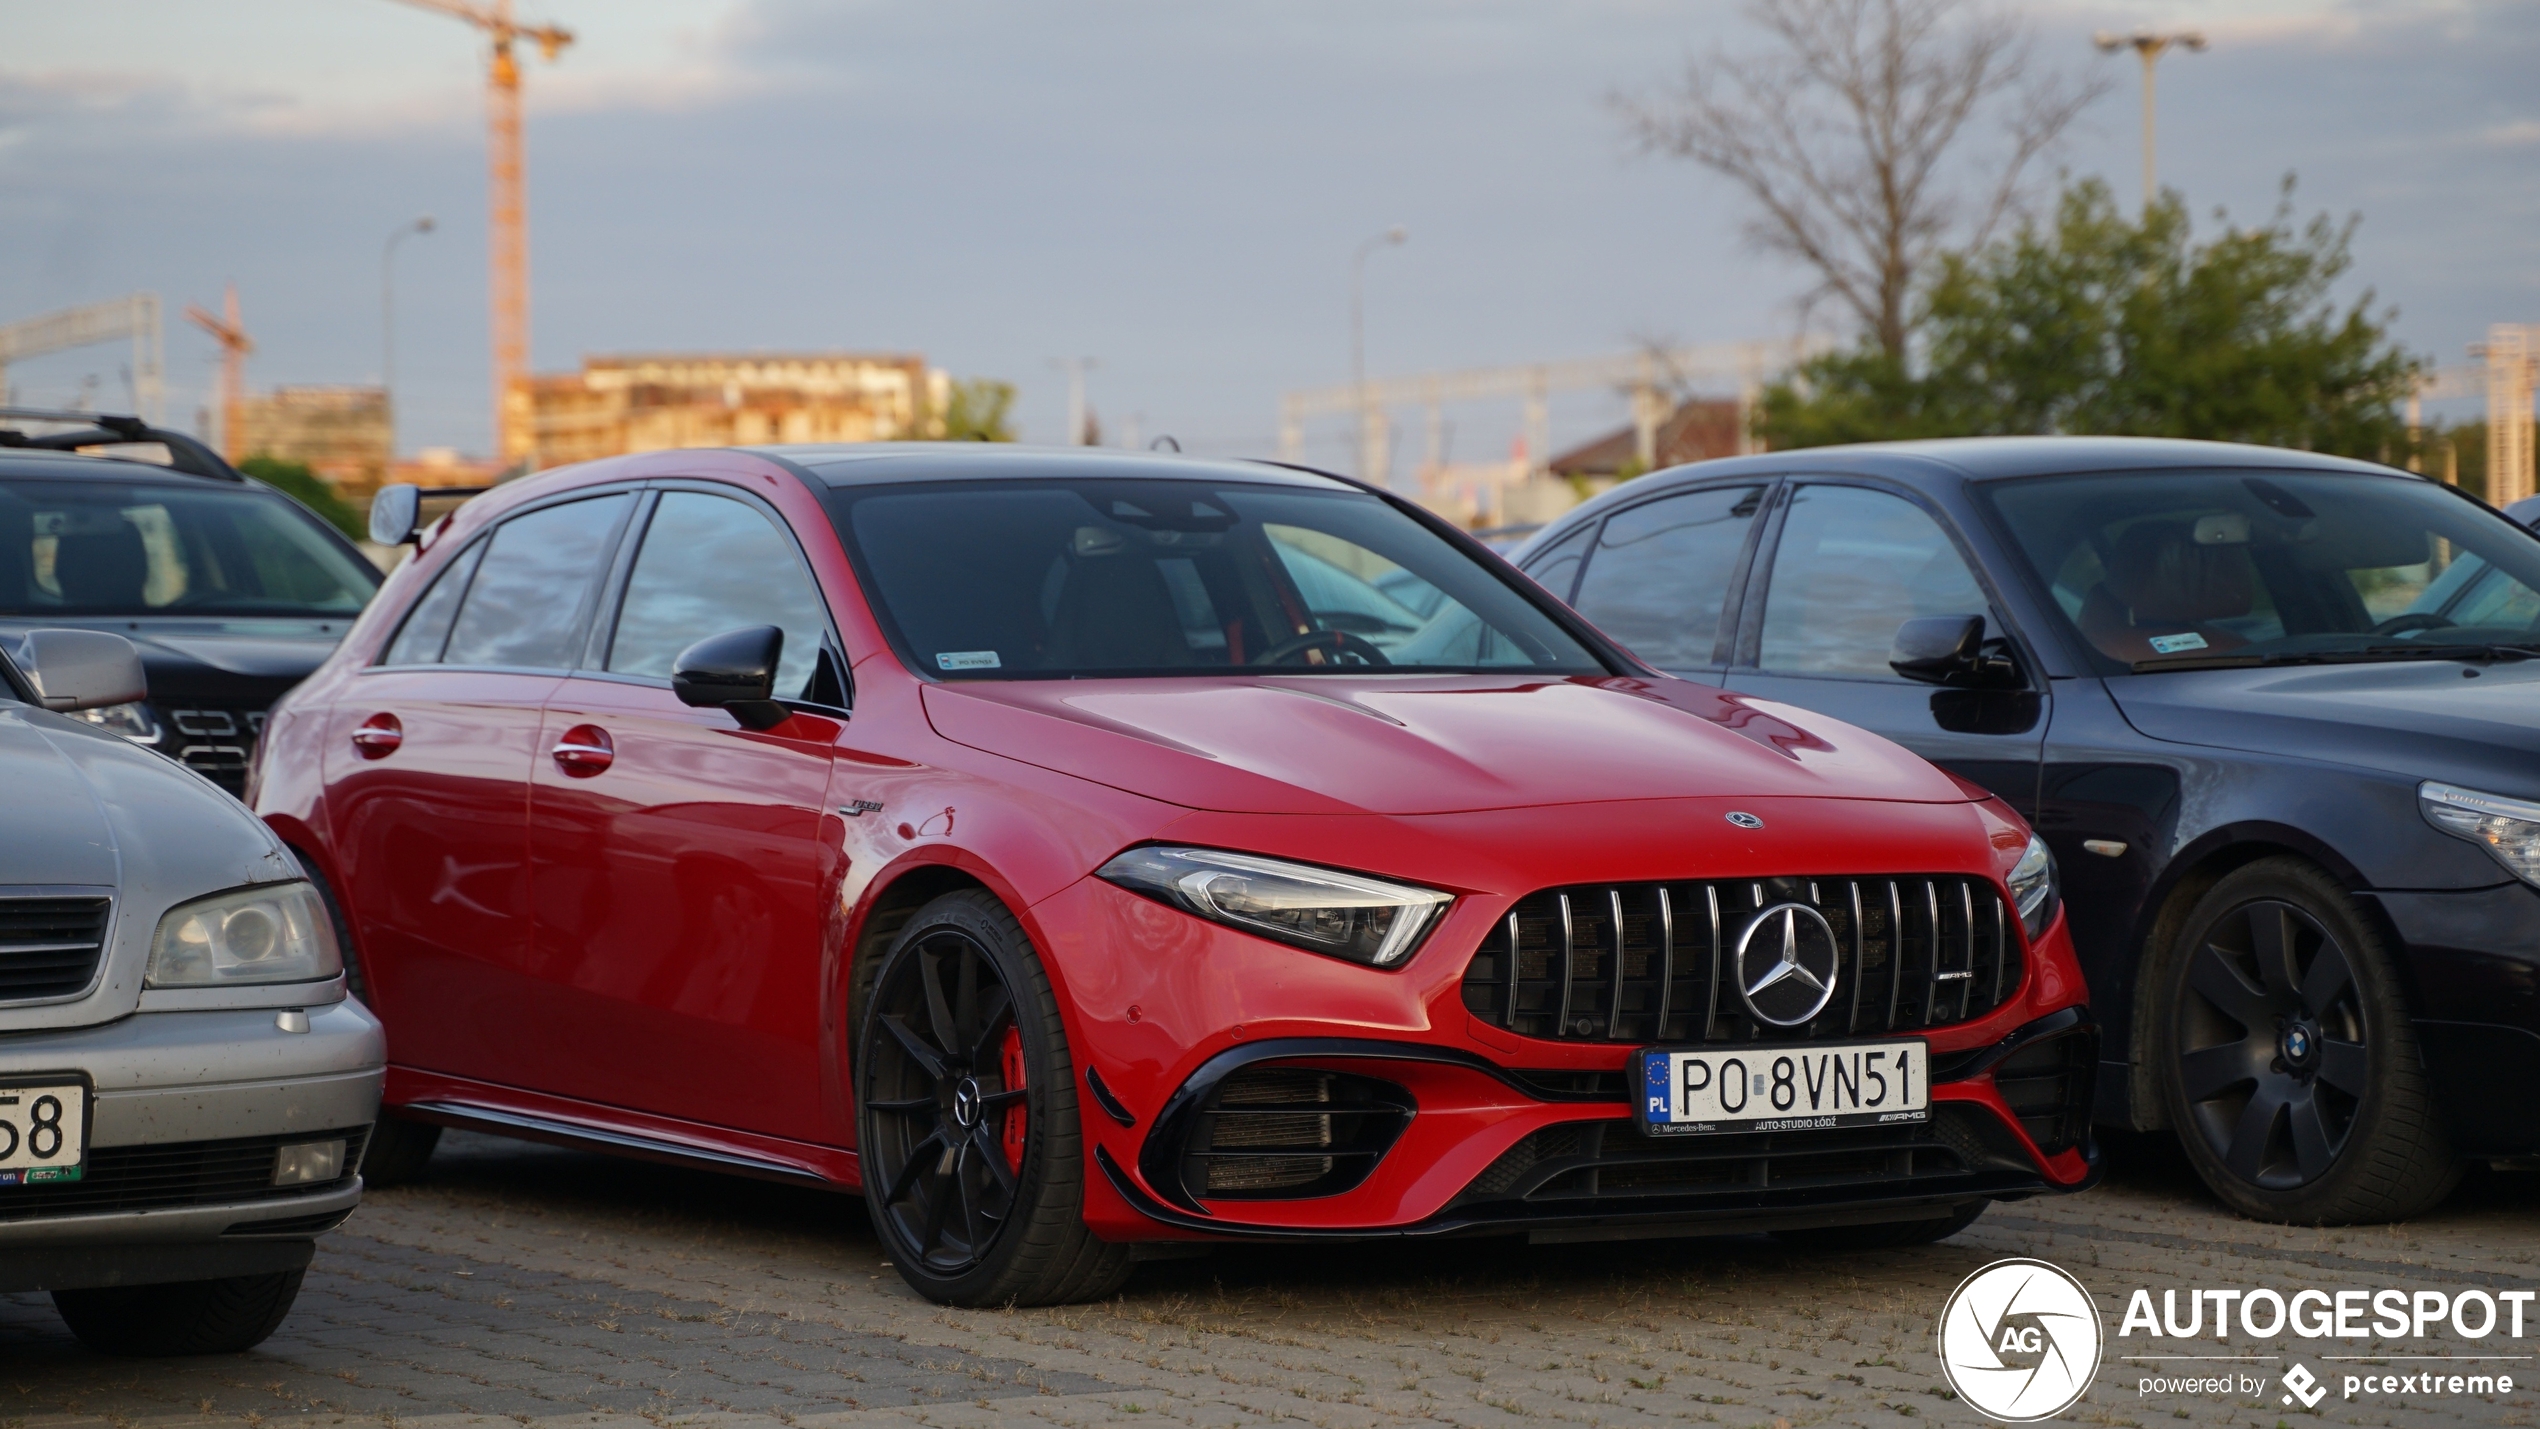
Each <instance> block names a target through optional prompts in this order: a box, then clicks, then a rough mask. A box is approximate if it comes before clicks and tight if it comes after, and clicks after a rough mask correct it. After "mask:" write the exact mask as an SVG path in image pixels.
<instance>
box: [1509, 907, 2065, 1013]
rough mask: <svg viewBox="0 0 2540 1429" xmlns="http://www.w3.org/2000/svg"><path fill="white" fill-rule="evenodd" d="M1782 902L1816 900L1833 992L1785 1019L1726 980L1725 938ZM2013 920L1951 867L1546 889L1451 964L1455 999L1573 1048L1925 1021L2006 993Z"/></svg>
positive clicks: (2011, 975) (2017, 967)
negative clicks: (1459, 991)
mask: <svg viewBox="0 0 2540 1429" xmlns="http://www.w3.org/2000/svg"><path fill="white" fill-rule="evenodd" d="M1784 903H1802V904H1806V905H1807V906H1809V907H1811V908H1814V909H1815V910H1816V911H1817V912H1818V913H1819V914H1821V915H1822V916H1823V917H1824V918H1825V920H1826V923H1827V926H1828V927H1830V928H1831V929H1832V930H1833V932H1834V943H1835V967H1836V979H1835V984H1834V996H1833V998H1832V999H1831V1000H1829V1001H1828V1002H1827V1004H1826V1006H1825V1009H1824V1010H1823V1011H1822V1012H1820V1013H1818V1014H1817V1016H1816V1017H1815V1018H1814V1019H1813V1020H1811V1021H1809V1022H1807V1023H1805V1024H1802V1025H1800V1026H1796V1027H1776V1026H1774V1025H1772V1024H1771V1023H1769V1022H1765V1021H1763V1020H1762V1019H1759V1018H1757V1017H1755V1016H1754V1015H1753V1014H1752V1013H1751V1012H1750V1011H1749V1009H1748V1008H1747V1006H1746V1003H1745V1001H1744V999H1743V998H1742V997H1741V995H1740V992H1739V989H1738V987H1737V985H1736V970H1735V969H1736V954H1737V942H1738V938H1739V936H1740V935H1741V934H1742V933H1744V932H1745V931H1746V928H1747V926H1748V925H1749V924H1750V923H1752V922H1754V921H1755V919H1756V915H1757V914H1759V913H1761V912H1763V911H1765V910H1768V909H1772V908H1777V907H1779V906H1781V905H1782V904H1784ZM2013 921H2014V920H2013V919H2012V916H2011V913H2010V910H2009V909H2008V908H2006V907H2004V905H2003V903H2002V899H2001V895H1999V894H1997V893H1996V892H1994V889H1993V885H1992V884H1991V883H1989V882H1987V881H1985V880H1983V879H1978V878H1967V877H1963V876H1957V875H1932V876H1928V877H1924V876H1911V877H1900V878H1767V879H1739V880H1735V881H1730V880H1720V881H1713V882H1686V883H1618V884H1592V885H1580V886H1575V887H1566V888H1548V889H1545V890H1543V891H1542V892H1539V893H1533V894H1529V895H1528V896H1527V897H1525V898H1524V899H1521V900H1520V901H1519V902H1518V904H1517V906H1516V907H1515V908H1513V909H1511V910H1510V911H1509V914H1508V916H1507V917H1506V918H1504V919H1502V920H1501V921H1500V924H1499V926H1498V927H1496V928H1494V929H1492V930H1491V934H1490V936H1489V937H1487V938H1485V939H1484V940H1483V942H1482V946H1481V950H1480V951H1479V952H1478V953H1476V954H1474V957H1473V961H1472V963H1471V964H1470V965H1469V966H1467V967H1466V968H1465V971H1464V1005H1465V1007H1466V1008H1468V1009H1470V1010H1471V1011H1472V1013H1473V1015H1474V1016H1476V1017H1479V1018H1481V1019H1482V1020H1483V1021H1485V1022H1488V1023H1491V1024H1492V1025H1494V1026H1497V1027H1503V1028H1506V1029H1507V1030H1509V1031H1511V1032H1515V1033H1518V1034H1520V1035H1522V1036H1527V1037H1545V1038H1553V1039H1557V1040H1562V1041H1573V1042H1634V1043H1638V1042H1738V1041H1748V1040H1753V1039H1757V1038H1801V1037H1839V1036H1845V1035H1848V1034H1851V1033H1858V1032H1896V1031H1905V1030H1908V1029H1912V1028H1919V1027H1933V1026H1939V1025H1942V1024H1945V1023H1950V1022H1963V1021H1965V1020H1966V1019H1968V1018H1970V1017H1974V1016H1978V1015H1980V1014H1982V1013H1986V1012H1990V1011H1992V1010H1993V1009H1994V1008H1996V1007H1999V1006H2001V1005H2002V1003H2003V1002H2004V1001H2005V1000H2006V999H2008V998H2009V997H2010V996H2011V995H2012V994H2013V993H2015V992H2017V991H2018V990H2019V986H2020V978H2021V975H2022V973H2023V970H2024V969H2023V962H2022V958H2021V956H2020V946H2019V931H2018V929H2017V928H2016V927H2014V926H2013ZM1768 1010H1769V1009H1768Z"/></svg>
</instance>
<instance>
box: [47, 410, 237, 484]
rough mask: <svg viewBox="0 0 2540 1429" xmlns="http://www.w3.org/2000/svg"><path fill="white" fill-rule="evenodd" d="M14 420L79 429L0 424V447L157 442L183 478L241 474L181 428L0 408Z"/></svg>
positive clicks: (58, 448) (59, 448) (73, 448)
mask: <svg viewBox="0 0 2540 1429" xmlns="http://www.w3.org/2000/svg"><path fill="white" fill-rule="evenodd" d="M10 418H17V419H19V420H22V421H37V422H69V423H73V424H75V425H77V426H81V427H84V428H85V430H75V431H68V432H47V433H45V434H44V435H42V436H34V437H31V436H28V435H27V434H26V433H24V432H21V431H19V430H17V429H16V428H14V427H0V448H7V447H15V448H20V449H24V450H31V451H54V452H77V451H81V450H84V449H86V448H88V447H104V446H119V445H122V444H125V443H129V442H157V443H159V444H160V445H162V446H164V447H166V448H167V449H168V469H169V470H171V471H181V472H184V473H185V474H186V475H188V476H200V477H207V478H209V479H211V480H213V481H236V482H244V481H245V480H246V479H247V477H246V474H245V473H243V472H241V471H240V470H239V469H238V468H236V467H234V466H231V465H230V464H229V463H228V462H227V461H226V460H224V459H223V458H222V457H221V454H220V453H218V452H216V451H213V450H212V449H211V448H210V447H208V446H205V445H204V444H203V443H202V442H201V441H199V440H198V439H196V438H194V437H190V436H187V435H186V434H185V433H183V432H171V431H169V430H167V429H166V428H164V427H154V426H151V425H150V424H149V423H148V422H145V421H143V420H141V419H140V418H139V417H135V416H129V415H118V414H115V413H111V412H64V411H55V410H52V409H50V408H44V407H0V421H5V420H7V419H10Z"/></svg>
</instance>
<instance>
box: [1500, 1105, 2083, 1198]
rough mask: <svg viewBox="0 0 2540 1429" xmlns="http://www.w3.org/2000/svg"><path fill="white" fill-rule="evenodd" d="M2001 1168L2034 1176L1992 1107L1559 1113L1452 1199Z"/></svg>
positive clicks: (1815, 1185)
mask: <svg viewBox="0 0 2540 1429" xmlns="http://www.w3.org/2000/svg"><path fill="white" fill-rule="evenodd" d="M2005 1173H2007V1174H2009V1175H2013V1176H2021V1177H2034V1176H2035V1175H2036V1174H2037V1171H2036V1167H2035V1166H2034V1165H2033V1164H2032V1163H2031V1162H2030V1161H2029V1159H2028V1157H2027V1156H2026V1155H2025V1154H2024V1153H2023V1152H2022V1150H2021V1148H2020V1146H2019V1142H2018V1138H2016V1137H2014V1136H2012V1135H2011V1134H2010V1130H2009V1128H2008V1127H2005V1126H2003V1125H2002V1123H2001V1121H2000V1119H1999V1118H1997V1117H1994V1116H1993V1115H1991V1114H1990V1113H1987V1112H1984V1111H1981V1110H1973V1109H1968V1108H1964V1107H1952V1106H1938V1107H1934V1108H1933V1109H1932V1119H1931V1121H1929V1122H1928V1123H1925V1124H1923V1125H1919V1126H1881V1127H1857V1128H1852V1129H1848V1130H1840V1131H1806V1132H1749V1133H1731V1134H1728V1135H1722V1136H1703V1137H1652V1136H1643V1135H1641V1134H1640V1132H1639V1131H1638V1130H1636V1129H1635V1128H1634V1127H1633V1126H1632V1124H1631V1122H1630V1120H1629V1119H1627V1118H1613V1119H1608V1120H1599V1121H1572V1122H1563V1123H1561V1124H1560V1125H1557V1126H1548V1127H1545V1128H1543V1129H1542V1130H1540V1131H1536V1132H1533V1133H1531V1134H1529V1135H1527V1136H1526V1137H1525V1138H1524V1139H1522V1140H1520V1141H1519V1142H1518V1143H1517V1144H1516V1145H1515V1146H1512V1147H1510V1148H1509V1149H1508V1150H1507V1151H1506V1152H1504V1153H1502V1154H1501V1155H1500V1157H1499V1159H1498V1160H1496V1161H1493V1162H1492V1163H1491V1164H1490V1166H1489V1168H1488V1169H1486V1170H1484V1171H1483V1172H1482V1174H1481V1175H1479V1176H1477V1177H1475V1178H1474V1180H1473V1182H1472V1184H1471V1185H1469V1186H1467V1187H1466V1188H1465V1189H1464V1191H1463V1192H1462V1193H1461V1194H1460V1195H1458V1196H1457V1197H1456V1199H1455V1204H1456V1205H1458V1206H1467V1205H1476V1204H1480V1203H1484V1202H1495V1201H1497V1202H1507V1201H1516V1202H1524V1203H1525V1204H1527V1205H1528V1206H1530V1207H1534V1208H1538V1209H1539V1210H1543V1211H1557V1210H1561V1209H1565V1208H1584V1207H1593V1206H1595V1205H1597V1204H1599V1203H1607V1202H1628V1201H1631V1200H1633V1199H1636V1198H1644V1197H1655V1196H1672V1197H1682V1196H1700V1195H1703V1194H1705V1193H1715V1194H1722V1195H1726V1196H1728V1197H1732V1198H1734V1199H1737V1200H1739V1201H1751V1200H1753V1199H1754V1198H1755V1197H1756V1196H1758V1195H1772V1194H1781V1195H1785V1196H1794V1197H1799V1198H1804V1199H1814V1200H1823V1199H1827V1198H1828V1196H1829V1194H1831V1195H1833V1196H1834V1197H1837V1198H1839V1197H1840V1196H1841V1194H1842V1193H1844V1192H1846V1191H1873V1190H1874V1191H1877V1192H1879V1193H1881V1194H1883V1195H1895V1194H1908V1193H1911V1192H1912V1191H1913V1190H1914V1189H1915V1187H1916V1186H1918V1185H1929V1186H1930V1187H1932V1188H1933V1189H1934V1190H1935V1191H1938V1192H1946V1191H1948V1190H1950V1189H1953V1183H1955V1185H1958V1186H1964V1185H1967V1184H1969V1183H1971V1182H1972V1181H1976V1180H1981V1179H1983V1178H1986V1177H1988V1176H1989V1177H1993V1178H1995V1179H1997V1180H1998V1179H2000V1178H2001V1177H2002V1176H2003V1175H2004V1174H2005Z"/></svg>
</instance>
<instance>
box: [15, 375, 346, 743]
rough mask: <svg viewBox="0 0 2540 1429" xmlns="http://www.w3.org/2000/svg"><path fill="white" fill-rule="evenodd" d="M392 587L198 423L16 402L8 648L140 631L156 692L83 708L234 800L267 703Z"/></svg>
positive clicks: (134, 637)
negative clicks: (56, 632)
mask: <svg viewBox="0 0 2540 1429" xmlns="http://www.w3.org/2000/svg"><path fill="white" fill-rule="evenodd" d="M21 423H23V424H24V426H23V427H22V426H21V425H19V424H21ZM26 427H33V428H35V429H36V430H34V431H32V432H30V431H29V430H26V429H25V428H26ZM48 428H49V429H53V430H47V429H48ZM379 581H380V576H379V571H378V570H377V568H375V567H374V566H372V565H371V563H370V561H369V560H368V559H367V558H366V557H364V556H363V555H362V552H361V549H360V548H359V547H357V546H355V545H354V544H353V543H352V542H350V541H347V540H345V539H344V537H343V535H342V534H341V533H339V532H338V531H336V529H335V528H334V527H332V526H329V525H327V524H326V523H325V522H324V521H321V520H319V519H318V518H317V517H316V516H315V515H314V514H312V513H311V512H310V511H309V510H308V508H306V507H304V506H302V505H300V504H299V503H298V502H296V501H293V500H292V499H290V498H289V497H287V496H285V495H283V494H282V493H280V492H278V491H275V490H274V489H273V488H271V487H269V486H266V485H264V484H263V483H261V482H258V481H255V480H253V479H251V478H249V477H246V476H244V475H241V474H240V473H239V471H238V470H237V469H236V468H234V467H232V466H231V465H230V464H229V463H227V462H225V461H223V460H221V459H220V457H219V456H217V455H215V454H214V453H213V452H212V451H211V450H210V449H209V448H207V447H205V446H204V445H203V444H202V443H200V442H198V441H196V440H194V439H193V438H191V437H188V436H186V435H184V434H183V433H180V432H169V431H163V430H160V429H159V428H156V427H152V426H149V425H148V424H146V423H144V422H142V421H141V420H140V419H139V418H136V417H117V416H96V415H92V414H86V413H66V412H39V411H28V410H22V409H14V408H12V409H0V641H6V642H8V644H9V645H11V646H12V647H14V646H15V645H16V644H17V642H18V641H19V639H21V638H22V637H23V636H24V635H25V634H26V632H27V631H29V630H32V629H35V628H37V627H50V628H54V629H59V628H62V627H66V626H68V627H77V628H83V629H90V630H108V631H112V632H114V633H115V634H117V635H121V636H123V637H124V638H126V639H128V640H130V641H131V642H132V643H133V644H135V645H137V646H139V647H140V649H141V659H142V663H143V665H144V666H145V667H146V668H147V670H148V672H149V680H150V697H149V699H148V700H147V701H144V702H139V703H134V704H128V705H116V706H113V707H111V708H107V709H98V710H84V711H82V712H81V713H80V714H79V715H78V716H77V717H78V718H81V719H85V720H88V721H90V722H91V723H94V724H97V725H100V726H102V727H104V728H106V729H109V730H112V731H114V732H115V733H117V734H120V735H122V736H124V737H125V738H127V739H130V740H131V741H132V742H133V743H135V744H139V745H142V746H145V747H147V748H150V749H155V750H158V751H159V752H160V753H162V754H165V755H167V756H168V757H169V758H171V759H174V760H177V761H179V762H180V763H183V764H185V765H186V766H188V767H189V768H192V769H194V770H196V771H198V772H200V773H201V774H203V775H204V776H205V777H206V778H209V779H210V780H212V781H213V782H214V783H216V784H219V785H220V786H221V787H223V788H225V789H227V790H229V791H230V792H231V793H233V794H235V793H238V792H240V791H241V790H242V789H243V788H244V787H245V784H246V778H247V761H248V758H249V757H250V756H251V755H253V754H254V753H255V748H256V737H257V735H258V734H259V733H260V732H261V731H262V730H263V728H264V720H265V711H266V709H267V708H269V707H270V706H271V705H272V704H273V702H274V701H275V700H276V699H277V698H279V697H280V696H281V695H282V692H283V691H285V690H288V689H290V688H291V687H292V686H293V685H296V684H298V683H299V682H300V681H301V679H302V678H304V677H305V676H306V675H307V674H308V673H309V672H310V671H311V670H314V669H316V668H317V666H318V663H319V662H320V661H322V660H324V659H325V658H326V655H327V652H328V651H330V650H332V649H334V648H335V642H336V641H338V640H340V639H342V638H343V636H344V632H345V631H346V630H348V629H350V628H351V627H352V623H353V618H354V617H355V616H357V615H359V614H361V610H362V607H363V606H364V605H367V604H368V603H369V602H370V597H371V593H372V592H373V591H376V590H377V589H378V588H379Z"/></svg>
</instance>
